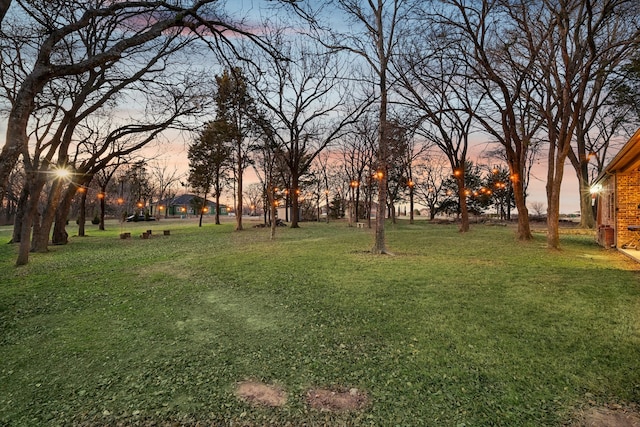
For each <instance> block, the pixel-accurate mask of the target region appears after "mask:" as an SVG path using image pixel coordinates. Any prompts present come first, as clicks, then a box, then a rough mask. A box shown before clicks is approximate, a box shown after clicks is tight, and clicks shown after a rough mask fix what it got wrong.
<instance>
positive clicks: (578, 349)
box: [0, 221, 640, 426]
mask: <svg viewBox="0 0 640 427" xmlns="http://www.w3.org/2000/svg"><path fill="white" fill-rule="evenodd" d="M107 228H108V230H107V231H104V232H100V231H98V230H97V229H94V228H93V226H90V228H89V229H88V233H89V236H88V237H84V238H78V237H72V238H71V243H70V244H69V245H67V246H65V247H52V248H51V251H50V253H47V254H32V256H31V262H30V264H29V265H27V266H25V267H20V268H17V267H14V262H15V253H16V248H15V247H14V246H11V245H6V244H2V245H0V277H1V279H0V281H1V285H0V358H1V363H0V425H3V426H4V425H7V426H40V425H42V426H45V425H46V426H48V425H52V426H56V425H82V426H84V425H87V426H88V425H114V426H115V425H127V426H128V425H234V426H236V425H247V426H252V425H260V426H262V425H291V426H299V425H308V426H320V425H331V426H333V425H354V426H359V425H376V426H390V425H399V426H562V425H566V424H569V423H571V422H572V419H573V417H574V414H575V413H576V411H578V410H580V409H581V408H585V407H588V406H590V405H601V404H607V403H609V404H611V403H616V404H621V405H625V404H627V403H631V402H640V367H639V366H638V361H639V360H640V281H639V280H638V279H639V269H638V266H637V265H636V264H635V263H633V262H631V261H629V260H628V259H626V258H624V257H623V256H622V255H620V254H618V253H616V252H613V251H605V250H603V249H601V248H599V247H598V246H596V245H595V243H594V241H593V240H594V239H593V237H592V236H584V235H563V236H562V239H561V244H562V247H563V250H562V251H559V252H550V251H548V250H547V249H545V238H544V236H543V235H536V237H535V239H534V240H533V241H532V242H527V243H521V242H517V241H516V240H515V237H514V230H513V229H511V228H508V227H488V226H482V225H476V226H473V228H472V231H471V232H470V233H468V234H460V233H458V232H457V228H456V226H450V225H435V224H429V223H427V222H418V223H417V224H415V225H409V224H407V223H400V224H398V225H389V227H388V229H387V240H388V246H389V249H390V250H391V251H392V252H393V253H394V254H395V255H394V256H373V255H371V254H369V253H368V252H367V251H368V249H370V247H371V246H372V244H373V238H372V235H371V232H370V231H369V230H366V229H365V230H362V229H355V228H348V227H347V226H346V225H345V224H344V223H331V224H328V225H327V224H311V223H303V224H302V228H300V229H295V230H294V229H289V228H279V229H278V230H277V236H276V240H275V241H270V240H269V232H268V230H265V229H255V228H248V229H246V230H245V231H243V232H234V231H233V225H232V224H230V223H229V224H223V225H220V226H215V225H212V224H206V225H205V226H203V227H202V228H198V227H197V225H196V224H194V223H193V222H187V221H182V222H179V221H173V222H171V221H167V222H160V223H153V224H151V225H149V224H146V223H142V224H140V223H138V224H133V223H132V224H126V225H125V228H126V230H125V231H132V232H133V234H134V238H132V239H130V240H120V239H119V238H118V233H119V232H120V231H121V229H120V225H118V224H117V223H116V224H109V225H108V227H107ZM146 228H152V229H153V230H154V237H153V238H151V239H149V240H142V239H140V238H138V237H136V234H139V233H140V231H141V230H142V229H146ZM165 228H168V229H171V235H170V236H155V234H159V232H161V230H162V229H165ZM74 231H75V230H73V229H71V230H70V234H73V233H74ZM9 236H10V230H9V229H8V228H0V241H2V242H6V241H8V240H9ZM244 380H254V381H260V382H264V383H266V384H272V385H276V386H278V387H280V388H281V389H282V390H284V391H286V393H287V395H288V400H287V403H286V404H285V405H284V406H281V407H261V406H257V407H256V406H252V405H250V404H248V403H247V402H245V401H242V400H240V399H238V398H237V396H236V394H235V392H234V388H235V386H236V384H238V382H240V381H244ZM313 387H325V388H329V389H334V390H349V389H354V388H356V389H358V390H359V391H361V392H363V393H366V396H367V398H368V404H367V405H366V407H365V408H364V409H362V410H356V411H341V412H331V411H319V410H316V409H311V408H309V407H308V406H307V405H306V404H305V399H304V397H305V394H306V392H307V390H308V389H310V388H313Z"/></svg>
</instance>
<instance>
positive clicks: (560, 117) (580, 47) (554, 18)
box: [519, 0, 640, 249]
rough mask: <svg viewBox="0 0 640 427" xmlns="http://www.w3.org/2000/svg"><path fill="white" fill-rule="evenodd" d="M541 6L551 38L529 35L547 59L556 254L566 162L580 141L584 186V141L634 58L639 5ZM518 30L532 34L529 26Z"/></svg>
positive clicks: (541, 73)
mask: <svg viewBox="0 0 640 427" xmlns="http://www.w3.org/2000/svg"><path fill="white" fill-rule="evenodd" d="M543 3H544V12H543V14H542V15H543V16H548V18H547V19H546V20H541V21H540V22H539V25H540V26H541V27H543V28H544V29H545V30H546V28H548V27H552V28H553V29H554V31H553V32H551V33H547V32H546V31H545V30H543V29H540V28H536V27H534V30H533V31H530V33H533V34H534V36H536V37H539V38H540V39H541V40H543V42H544V51H543V53H544V54H543V55H541V56H540V57H539V63H540V66H539V67H537V69H536V72H537V73H538V76H537V77H538V78H539V80H540V81H541V82H543V83H544V85H543V86H541V92H542V98H543V102H542V104H541V105H540V114H541V116H542V117H543V118H544V120H545V130H546V132H547V134H548V135H547V136H548V140H549V152H548V162H549V168H548V172H547V246H548V247H549V248H553V249H557V248H558V247H559V245H560V237H559V217H560V191H561V184H562V180H563V177H564V164H565V160H566V159H567V158H568V157H569V155H570V153H571V151H572V144H573V142H574V141H575V140H576V136H578V141H577V142H578V144H577V145H575V148H576V152H575V153H574V157H575V158H576V159H577V160H578V164H577V166H578V170H577V171H576V172H578V176H579V180H580V181H584V178H585V176H584V175H585V171H584V163H585V160H586V158H587V156H588V153H587V152H586V146H585V144H584V137H585V133H586V131H587V129H589V128H590V125H591V123H590V121H589V119H590V116H592V115H593V114H594V113H597V110H598V109H599V108H601V93H602V92H601V91H602V90H603V88H604V86H605V84H606V82H607V81H608V80H609V79H611V77H612V76H613V70H615V69H616V68H617V67H619V66H620V64H621V63H623V62H624V61H625V59H626V58H630V57H631V56H632V55H633V54H634V53H635V49H636V48H637V46H638V43H639V41H640V27H639V26H638V25H637V17H638V14H637V11H636V6H637V3H636V2H633V1H629V0H607V1H598V2H593V1H578V0H573V1H565V2H560V3H557V2H552V1H545V2H543ZM524 7H525V6H524V5H523V8H524ZM527 7H529V10H530V9H531V7H530V6H527ZM519 26H520V27H521V28H522V29H527V30H528V29H529V28H531V26H530V24H529V22H525V21H522V22H520V23H519ZM534 31H536V32H535V33H534ZM539 34H540V35H541V36H539ZM586 186H587V183H583V184H582V185H581V190H582V189H585V190H586ZM582 204H584V205H589V207H588V208H587V207H586V206H585V210H589V209H590V203H589V202H588V199H587V198H586V197H585V198H584V199H583V201H582Z"/></svg>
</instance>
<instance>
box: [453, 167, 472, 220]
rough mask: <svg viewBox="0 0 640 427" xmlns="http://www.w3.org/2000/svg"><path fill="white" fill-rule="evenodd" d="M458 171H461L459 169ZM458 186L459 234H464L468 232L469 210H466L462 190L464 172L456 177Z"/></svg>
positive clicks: (465, 200)
mask: <svg viewBox="0 0 640 427" xmlns="http://www.w3.org/2000/svg"><path fill="white" fill-rule="evenodd" d="M458 170H463V168H460V169H458ZM456 182H457V184H458V203H459V204H460V229H459V230H458V231H460V233H466V232H468V231H469V209H468V208H467V195H466V194H465V188H464V171H463V172H462V173H460V176H457V177H456Z"/></svg>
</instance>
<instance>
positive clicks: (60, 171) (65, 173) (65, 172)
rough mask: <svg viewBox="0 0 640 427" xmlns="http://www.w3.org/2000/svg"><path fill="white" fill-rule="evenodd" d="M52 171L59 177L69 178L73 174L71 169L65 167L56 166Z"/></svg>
mask: <svg viewBox="0 0 640 427" xmlns="http://www.w3.org/2000/svg"><path fill="white" fill-rule="evenodd" d="M52 172H53V175H54V176H55V177H56V178H59V179H68V178H69V177H70V176H71V171H70V170H69V169H67V168H63V167H59V168H54V169H53V170H52Z"/></svg>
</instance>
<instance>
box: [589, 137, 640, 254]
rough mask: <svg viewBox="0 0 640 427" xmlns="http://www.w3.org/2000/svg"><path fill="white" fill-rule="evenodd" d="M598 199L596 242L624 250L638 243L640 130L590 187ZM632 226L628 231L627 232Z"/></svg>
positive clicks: (639, 234) (639, 220) (639, 219)
mask: <svg viewBox="0 0 640 427" xmlns="http://www.w3.org/2000/svg"><path fill="white" fill-rule="evenodd" d="M592 189H593V191H594V194H596V197H597V213H596V225H597V227H598V234H597V241H598V243H599V244H600V245H602V246H605V247H607V248H609V247H616V248H619V249H621V248H624V247H627V246H628V245H630V246H631V247H635V246H637V245H638V243H639V241H638V240H639V238H640V231H636V230H634V228H635V227H636V226H638V227H640V129H639V130H638V131H637V132H636V133H635V134H634V135H633V136H632V137H631V139H629V141H628V142H627V143H626V144H625V145H624V146H623V147H622V149H620V151H619V152H618V154H617V155H616V156H615V157H614V158H613V160H611V162H610V163H609V164H608V165H607V166H606V167H605V168H604V170H603V171H602V172H601V173H600V175H599V176H598V178H597V179H596V181H595V183H594V185H593V186H592ZM629 227H631V230H630V229H629Z"/></svg>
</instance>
